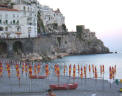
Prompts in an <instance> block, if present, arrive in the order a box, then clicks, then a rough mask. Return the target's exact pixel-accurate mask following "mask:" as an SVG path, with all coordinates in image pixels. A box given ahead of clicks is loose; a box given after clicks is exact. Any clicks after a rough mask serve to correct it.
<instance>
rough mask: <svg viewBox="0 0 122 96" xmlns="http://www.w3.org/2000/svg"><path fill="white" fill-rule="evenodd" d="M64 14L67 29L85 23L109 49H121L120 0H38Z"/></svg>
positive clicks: (72, 28) (121, 12)
mask: <svg viewBox="0 0 122 96" xmlns="http://www.w3.org/2000/svg"><path fill="white" fill-rule="evenodd" d="M38 1H39V2H40V3H41V4H42V5H48V6H49V7H51V8H53V9H54V10H55V9H57V8H59V9H60V11H61V12H62V14H63V15H64V16H65V23H66V25H67V28H68V30H69V31H75V30H76V25H85V28H89V29H90V30H91V31H92V32H95V33H96V36H97V37H98V38H99V39H101V40H102V41H103V42H104V44H105V46H107V47H109V48H110V50H111V51H122V44H121V41H122V0H38Z"/></svg>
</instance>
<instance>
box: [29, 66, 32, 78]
mask: <svg viewBox="0 0 122 96" xmlns="http://www.w3.org/2000/svg"><path fill="white" fill-rule="evenodd" d="M29 76H32V66H31V65H29Z"/></svg>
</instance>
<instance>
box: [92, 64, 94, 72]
mask: <svg viewBox="0 0 122 96" xmlns="http://www.w3.org/2000/svg"><path fill="white" fill-rule="evenodd" d="M92 71H93V74H94V65H92Z"/></svg>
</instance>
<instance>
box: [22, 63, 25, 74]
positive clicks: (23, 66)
mask: <svg viewBox="0 0 122 96" xmlns="http://www.w3.org/2000/svg"><path fill="white" fill-rule="evenodd" d="M24 68H25V65H24V63H23V64H22V74H23V73H24V70H25V69H24Z"/></svg>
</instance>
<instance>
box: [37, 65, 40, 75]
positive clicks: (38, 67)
mask: <svg viewBox="0 0 122 96" xmlns="http://www.w3.org/2000/svg"><path fill="white" fill-rule="evenodd" d="M37 73H38V75H39V73H40V64H38V65H37Z"/></svg>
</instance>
